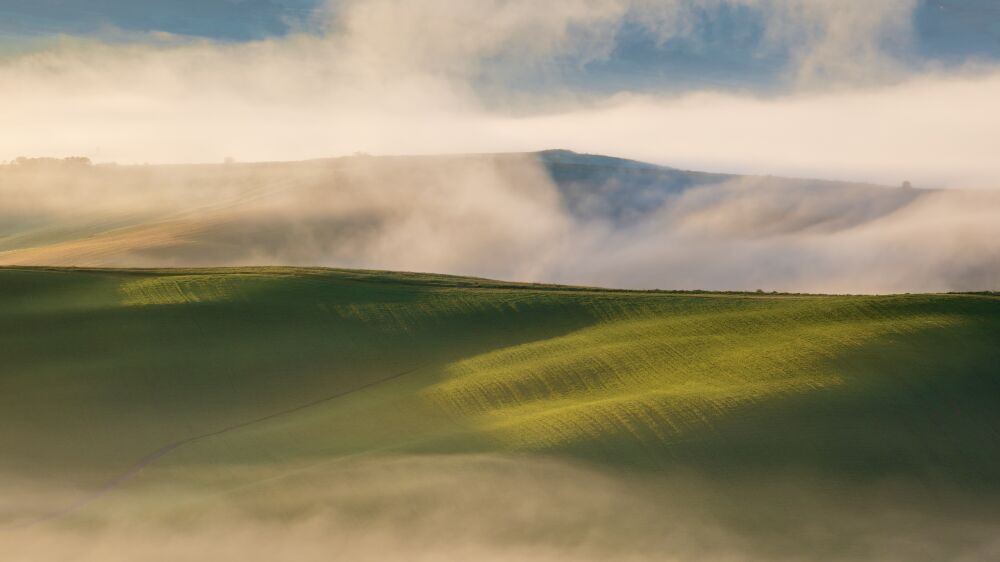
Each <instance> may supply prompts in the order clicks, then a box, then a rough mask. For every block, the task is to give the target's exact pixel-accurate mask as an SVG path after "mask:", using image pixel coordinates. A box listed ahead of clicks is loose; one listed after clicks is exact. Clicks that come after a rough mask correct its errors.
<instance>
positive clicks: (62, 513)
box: [23, 365, 427, 527]
mask: <svg viewBox="0 0 1000 562" xmlns="http://www.w3.org/2000/svg"><path fill="white" fill-rule="evenodd" d="M426 366H427V365H421V366H419V367H414V368H412V369H407V370H405V371H401V372H399V373H396V374H394V375H391V376H389V377H386V378H384V379H379V380H377V381H373V382H370V383H367V384H363V385H361V386H358V387H355V388H352V389H351V390H345V391H343V392H338V393H337V394H331V395H329V396H324V397H323V398H318V399H316V400H312V401H310V402H306V403H305V404H300V405H298V406H295V407H293V408H288V409H287V410H281V411H278V412H274V413H271V414H268V415H266V416H261V417H259V418H254V419H252V420H248V421H243V422H240V423H237V424H233V425H230V426H226V427H223V428H222V429H217V430H215V431H210V432H208V433H202V434H201V435H195V436H193V437H186V438H184V439H181V440H179V441H174V442H173V443H169V444H167V445H164V446H163V447H160V448H159V449H157V450H155V451H153V452H152V453H149V454H148V455H146V456H144V457H142V458H141V459H139V460H137V461H135V462H134V463H132V465H131V466H129V467H128V468H127V469H126V470H125V471H124V472H122V473H121V474H119V475H118V476H115V477H114V478H112V479H111V480H108V481H107V482H105V483H104V484H102V485H101V486H100V487H99V488H97V489H96V490H94V491H93V492H91V493H89V494H87V495H86V496H84V497H83V498H81V499H80V500H78V501H77V502H76V503H73V504H71V505H69V506H67V507H65V508H63V509H60V510H58V511H55V512H52V513H49V514H48V515H43V516H42V517H39V518H37V519H35V520H34V521H30V522H28V523H25V524H23V526H24V527H30V526H34V525H38V524H41V523H47V522H49V521H53V520H55V519H61V518H63V517H66V516H68V515H72V514H73V513H76V512H78V511H80V510H81V509H83V508H85V507H87V506H88V505H90V504H92V503H93V502H95V501H97V500H99V499H101V498H102V497H104V496H106V495H108V494H110V493H111V492H113V491H114V490H115V489H117V488H119V487H121V485H122V484H124V483H126V482H128V481H129V480H131V479H133V478H135V477H136V476H138V475H139V473H141V472H142V471H143V470H144V469H145V468H146V467H148V466H149V465H151V464H153V463H154V462H156V461H158V460H160V459H161V458H163V457H165V456H167V455H168V454H170V453H171V452H172V451H174V450H176V449H179V448H181V447H183V446H185V445H190V444H191V443H194V442H196V441H202V440H204V439H209V438H211V437H216V436H219V435H222V434H223V433H229V432H231V431H236V430H237V429H243V428H244V427H248V426H251V425H254V424H258V423H261V422H265V421H268V420H271V419H274V418H278V417H281V416H287V415H289V414H294V413H296V412H300V411H302V410H305V409H308V408H312V407H314V406H318V405H320V404H323V403H326V402H330V401H333V400H336V399H338V398H343V397H344V396H348V395H351V394H354V393H356V392H361V391H362V390H367V389H369V388H372V387H375V386H378V385H380V384H384V383H387V382H390V381H393V380H396V379H398V378H401V377H404V376H406V375H409V374H412V373H415V372H417V371H419V370H421V369H423V368H424V367H426Z"/></svg>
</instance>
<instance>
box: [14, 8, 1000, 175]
mask: <svg viewBox="0 0 1000 562" xmlns="http://www.w3.org/2000/svg"><path fill="white" fill-rule="evenodd" d="M914 5H915V2H914V1H913V0H892V1H887V2H879V3H876V4H872V3H870V2H861V1H856V2H855V1H849V2H837V3H826V2H824V3H820V2H812V1H808V0H690V1H680V0H676V1H665V2H658V1H657V2H654V1H649V0H631V1H629V0H567V1H564V2H558V3H554V4H552V5H551V6H549V7H547V8H546V9H545V10H538V9H537V6H536V4H535V3H533V2H528V1H526V0H475V1H463V2H459V1H455V0H433V2H431V3H430V4H428V3H426V2H420V3H417V2H409V1H406V0H365V1H341V2H335V3H333V4H332V5H331V6H330V9H329V10H327V11H324V12H321V13H322V14H326V15H325V16H324V17H326V18H327V19H325V20H322V21H320V22H319V24H318V26H319V27H320V28H321V29H322V30H323V31H322V33H318V34H306V33H302V34H293V35H289V36H286V37H283V38H276V39H272V40H267V41H258V42H250V43H237V44H220V43H213V42H208V41H201V40H190V39H186V38H179V37H171V36H153V37H149V38H148V39H147V40H146V41H142V42H132V43H128V42H125V43H123V42H102V41H99V40H82V39H72V38H66V39H64V40H63V41H62V42H60V43H57V44H55V45H53V46H49V47H45V48H41V49H38V50H35V51H32V52H28V53H22V54H17V55H10V56H7V57H5V58H3V59H2V60H0V86H2V87H0V124H2V126H3V128H4V130H5V131H14V132H15V133H14V134H6V135H4V136H3V137H2V138H0V158H6V159H11V158H14V157H16V156H22V155H26V156H41V155H48V156H70V155H82V156H89V157H91V158H93V159H95V160H98V161H119V162H122V163H143V162H218V161H221V160H222V159H223V158H224V157H228V156H232V157H235V158H237V159H240V160H246V161H251V160H252V161H265V160H290V159H302V158H313V157H324V156H331V155H339V154H351V153H354V152H356V151H364V152H370V153H380V154H390V153H391V154H429V153H456V152H495V151H521V150H536V149H545V148H553V147H564V148H570V149H575V150H578V151H585V152H594V153H605V154H613V155H619V156H626V157H636V158H641V159H645V160H650V161H654V162H659V163H669V164H672V165H679V166H682V167H687V168H710V169H719V170H726V171H739V172H751V173H780V174H785V175H806V176H811V177H835V178H852V179H864V180H871V181H883V182H891V183H893V184H896V183H898V182H900V181H902V180H903V179H909V180H912V181H914V182H916V183H918V185H936V186H963V187H968V186H974V187H991V186H994V185H996V184H997V182H998V180H1000V169H998V166H997V164H996V159H995V158H992V153H993V151H994V150H993V148H994V147H995V146H998V145H1000V138H998V134H1000V133H998V131H1000V127H998V125H1000V114H998V112H997V111H995V108H994V104H993V102H992V100H994V99H996V98H997V97H998V95H1000V73H998V72H997V71H996V70H995V69H993V68H971V67H970V68H965V69H951V70H947V71H945V70H942V69H938V70H935V69H933V68H913V67H912V65H908V64H906V63H905V62H904V61H903V59H902V58H901V57H899V56H896V54H897V52H899V51H901V50H904V49H905V45H906V43H907V37H908V36H909V34H910V32H911V30H910V23H909V22H910V17H911V16H912V11H913V9H914ZM723 8H725V9H728V10H742V11H743V12H746V13H749V14H755V15H756V17H757V20H755V21H759V22H760V25H761V26H762V27H763V29H764V35H763V36H764V39H763V40H762V41H761V42H760V44H759V45H758V46H757V48H758V49H759V50H760V51H761V53H763V54H767V53H771V54H774V53H778V54H779V55H780V56H779V58H782V57H783V58H784V59H786V62H785V64H786V71H785V74H786V77H787V80H786V81H785V82H783V83H781V84H776V85H774V88H772V89H771V90H772V91H770V92H769V93H756V94H754V93H745V92H744V93H741V92H733V91H729V92H718V91H670V92H669V93H667V92H664V93H663V94H656V93H649V92H646V93H643V94H641V95H640V94H636V93H631V92H629V91H628V90H627V88H623V89H621V90H620V91H619V93H618V94H615V95H611V96H602V95H597V94H593V93H588V92H586V91H580V90H572V89H566V88H562V87H554V88H545V87H543V86H538V84H545V83H546V82H545V80H544V78H545V77H546V76H548V75H553V74H558V73H559V72H561V71H562V70H564V69H566V68H586V65H587V64H589V63H593V62H595V61H601V60H604V59H606V58H607V57H610V56H613V54H614V49H615V46H616V43H617V41H618V40H620V38H621V36H620V33H624V32H627V30H628V29H631V28H629V27H626V26H627V25H633V26H639V27H640V28H642V29H646V30H647V31H648V32H651V33H654V34H655V35H656V36H657V37H659V38H660V40H661V41H663V42H670V41H697V40H698V37H699V34H700V33H701V32H702V31H703V30H702V27H703V26H704V22H705V21H706V20H707V19H710V18H711V17H712V15H713V14H714V13H716V12H717V11H718V10H720V9H723ZM317 17H319V16H317ZM539 88H541V90H539ZM612 89H615V88H612Z"/></svg>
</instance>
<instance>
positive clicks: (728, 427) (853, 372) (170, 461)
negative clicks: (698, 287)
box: [0, 268, 1000, 560]
mask: <svg viewBox="0 0 1000 562" xmlns="http://www.w3.org/2000/svg"><path fill="white" fill-rule="evenodd" d="M998 341H1000V299H998V298H997V297H995V296H991V295H987V294H980V295H971V294H970V295H959V294H954V295H912V296H911V295H905V296H884V297H861V296H809V295H771V294H739V293H661V292H630V291H608V290H601V289H589V288H573V287H562V286H547V285H531V284H511V283H503V282H497V281H489V280H484V279H474V278H459V277H450V276H440V275H426V274H403V273H384V272H374V271H348V270H328V269H281V268H264V269H246V268H244V269H212V270H86V269H84V270H78V269H43V268H14V269H10V268H8V269H0V358H2V361H3V364H4V369H3V370H2V378H0V388H2V392H0V428H2V429H0V450H2V451H3V455H0V486H2V487H3V488H4V489H6V490H7V491H6V492H5V493H4V494H3V497H4V498H5V499H4V500H3V501H2V502H0V523H2V525H0V531H2V532H7V533H10V532H13V533H14V534H13V535H10V534H8V535H4V536H7V537H8V538H7V539H5V540H8V541H9V544H11V545H18V546H19V547H23V548H27V550H24V552H26V553H27V552H36V550H35V549H36V547H38V546H39V545H45V546H46V548H50V549H54V550H52V552H54V553H55V554H52V553H50V554H49V556H50V557H58V556H62V555H63V554H59V553H60V552H63V551H60V550H59V549H62V548H65V549H69V550H68V551H71V552H74V553H77V554H79V553H81V552H86V553H87V554H86V556H87V557H85V559H88V560H108V559H112V558H108V556H112V557H113V556H123V555H122V554H121V553H122V552H130V550H129V548H131V547H129V546H128V545H129V544H130V541H133V542H134V541H136V540H140V541H141V542H140V543H137V544H141V545H143V546H142V548H143V549H146V548H148V546H149V545H150V544H158V542H157V541H160V540H167V538H169V537H172V536H175V535H174V534H173V533H182V534H183V536H185V537H187V538H186V539H185V541H182V542H177V541H175V540H174V539H169V540H170V541H172V542H170V543H169V544H171V545H173V546H172V547H168V546H166V545H165V546H164V547H163V548H165V549H166V550H164V552H175V551H173V550H170V548H192V549H197V552H201V553H204V552H214V553H216V554H215V555H217V556H231V555H233V554H232V553H231V552H230V551H229V550H226V549H230V548H236V549H237V550H236V551H234V552H241V553H242V554H239V556H240V557H244V556H247V555H250V553H251V551H252V552H254V553H255V555H257V556H259V557H260V559H266V558H268V557H269V556H283V555H286V554H287V553H274V552H273V551H272V550H268V548H270V547H269V546H268V544H287V543H286V542H283V541H279V542H277V543H267V541H266V539H264V538H263V537H266V536H267V534H268V533H273V532H280V533H282V534H285V533H289V532H295V533H300V534H301V533H305V535H303V536H304V537H305V538H303V544H308V545H312V546H311V547H310V548H312V547H315V548H317V549H319V550H316V551H315V554H316V556H319V555H320V553H324V552H328V550H327V549H328V548H329V546H330V541H335V537H336V536H340V535H338V534H337V533H346V535H344V536H345V537H347V538H345V539H344V540H347V541H349V542H348V543H347V544H353V543H352V542H351V541H353V540H355V539H356V538H357V537H358V536H362V535H363V534H364V533H375V536H377V537H381V538H378V542H377V545H378V546H377V548H376V549H375V552H377V553H379V554H380V555H384V556H387V557H389V558H397V559H405V558H407V557H408V554H406V552H409V549H412V548H416V549H418V550H420V551H421V552H424V551H427V552H438V551H439V550H435V549H441V548H444V549H445V550H444V551H445V552H449V553H452V554H453V553H454V552H455V549H456V548H459V547H458V546H456V544H455V542H454V541H455V540H459V541H472V543H470V544H469V545H467V546H468V548H474V549H486V550H484V551H483V552H480V553H479V554H475V555H474V556H482V557H486V558H487V559H489V556H495V555H497V552H506V556H521V555H523V556H528V557H529V558H533V559H549V558H546V556H548V555H544V556H543V555H542V554H539V553H538V552H537V551H535V550H531V551H530V555H529V554H526V553H521V554H517V552H519V551H516V549H518V548H528V547H531V548H549V547H552V548H557V547H553V546H552V545H554V544H556V545H557V544H562V543H561V542H559V541H564V540H573V541H583V540H587V541H590V542H588V544H589V545H590V546H588V547H587V549H586V550H585V551H580V552H577V554H576V555H575V558H577V559H595V560H596V559H600V558H603V557H605V556H608V555H610V554H609V553H610V552H617V553H626V552H628V553H632V554H634V555H635V557H637V558H636V559H641V560H644V559H657V558H659V556H660V555H658V554H656V555H654V554H653V553H656V552H659V553H662V552H664V550H663V549H667V551H669V552H675V553H679V554H678V556H680V557H681V558H685V557H687V558H701V557H703V556H709V555H711V556H716V555H718V556H722V555H723V554H724V553H725V552H726V550H725V549H727V548H733V549H735V550H734V552H739V553H741V556H744V557H746V556H751V555H752V556H761V559H770V560H775V559H784V557H788V559H795V558H796V557H797V556H799V555H800V554H801V552H802V549H803V548H806V549H810V550H811V551H815V552H819V551H818V550H815V549H827V550H829V552H826V554H823V555H822V556H819V557H822V558H828V559H845V560H846V559H859V558H870V559H887V558H886V557H884V556H880V555H878V554H877V553H878V552H880V551H879V550H878V548H882V545H883V543H884V542H885V541H888V540H904V541H906V544H910V545H912V549H904V550H902V551H900V552H904V553H905V552H910V553H911V554H912V555H913V556H910V557H909V559H920V558H923V559H927V560H931V559H935V556H951V555H953V554H955V553H956V552H959V551H963V550H965V551H974V552H980V551H979V550H976V549H980V548H986V547H985V546H983V543H982V541H983V540H985V536H984V535H980V534H979V531H978V530H982V529H988V528H989V525H992V523H991V521H993V519H992V515H991V513H992V512H991V511H990V510H989V509H988V508H985V507H975V506H976V505H978V502H980V500H981V501H984V502H986V501H987V500H986V498H988V497H993V496H992V494H993V493H994V491H995V489H996V484H997V482H1000V446H998V445H997V443H998V442H997V439H996V436H997V433H998V431H1000V414H998V412H1000V408H998V405H1000V404H998V396H1000V388H998V385H1000V379H998V378H997V367H996V366H997V365H998V364H1000V363H998V360H1000V346H998V345H997V343H998ZM685 474H689V475H691V476H685ZM691 478H695V479H694V480H692V479H691ZM886 482H889V483H895V484H892V485H886V484H885V483H886ZM459 483H461V484H459ZM872 486H878V487H877V488H872ZM900 486H902V488H900ZM515 489H516V490H522V491H523V492H524V493H525V494H527V495H524V496H521V495H515V496H512V495H511V493H512V492H511V490H515ZM873 489H874V490H878V493H876V494H872V492H871V491H870V490H873ZM893 490H897V491H896V492H893ZM973 492H975V493H976V494H977V495H978V496H979V498H976V499H968V498H970V497H971V496H969V494H972V493H973ZM983 494H985V495H983ZM847 498H853V499H847ZM963 498H967V499H963ZM567 502H568V503H567ZM845 502H849V503H845ZM970 502H971V503H970ZM487 506H489V507H487ZM532 506H535V507H532ZM560 506H561V507H560ZM409 509H413V510H417V511H418V512H419V513H421V514H423V515H425V516H426V518H425V519H422V520H420V522H419V523H418V522H415V521H413V519H412V516H411V515H410V512H409V511H407V510H409ZM220 510H221V511H220ZM233 510H235V511H233ZM317 510H319V511H317ZM330 510H332V511H330ZM470 510H472V511H471V512H474V513H475V514H476V515H475V517H474V518H472V519H468V517H469V515H468V513H470ZM525 510H527V511H525ZM901 510H902V511H901ZM619 511H622V512H624V513H630V514H632V515H630V516H627V517H625V516H620V515H619V516H615V515H614V514H615V513H617V512H619ZM899 513H907V514H909V515H907V517H909V518H910V519H907V521H909V523H906V524H905V525H904V524H902V523H900V522H898V521H897V519H898V515H891V516H890V515H889V514H899ZM942 513H950V514H951V515H948V516H947V517H951V519H949V521H969V522H970V523H968V525H972V523H971V522H973V521H974V522H975V526H969V527H962V526H956V525H957V523H956V524H955V525H951V526H940V524H939V522H938V519H937V517H945V516H944V515H941V514H942ZM320 514H322V515H320ZM571 514H575V515H572V518H571V519H566V518H567V517H570V516H571ZM317 517H319V518H320V519H316V518H317ZM886 517H889V518H888V519H887V518H886ZM275 518H277V519H275ZM816 518H819V519H816ZM984 518H985V519H984ZM465 520H468V521H476V522H478V523H477V526H474V527H468V526H463V523H462V521H465ZM194 521H201V523H198V524H197V525H195V523H194ZM281 521H284V523H280V525H281V526H278V527H276V526H275V525H279V522H281ZM810 521H812V523H809V522H810ZM138 522H142V524H143V525H144V526H143V527H141V528H137V527H134V524H137V523H138ZM185 522H186V523H185ZM852 522H853V523H852ZM21 525H30V526H29V527H27V528H25V529H26V530H19V529H22V527H21ZM39 525H41V527H39ZM177 525H181V527H177ZM185 525H187V527H185ZM191 525H195V526H193V527H192V526H191ZM227 525H235V527H232V528H230V527H228V526H227ZM303 525H305V526H304V527H303ZM317 525H319V526H317ZM484 525H485V526H484ZM810 525H823V526H824V528H826V529H827V530H826V531H825V532H824V533H823V534H820V535H816V534H815V531H814V530H812V528H811V527H810ZM857 525H864V526H865V527H866V528H868V529H869V531H868V532H869V533H874V534H873V535H869V534H858V533H857V531H856V529H855V527H856V526H857ZM12 526H13V527H12ZM53 526H55V527H53ZM95 526H96V527H95ZM356 526H358V527H356ZM619 527H620V529H619ZM91 528H101V529H105V531H104V533H105V534H104V535H100V536H103V537H105V538H104V539H103V541H104V542H103V543H102V542H94V539H93V537H94V535H92V534H90V533H89V532H88V531H87V529H91ZM682 528H690V529H689V531H685V533H687V534H685V535H684V537H686V538H684V539H678V538H673V539H671V538H670V537H673V536H674V535H672V534H670V533H674V532H680V531H677V529H682ZM4 529H6V530H4ZM183 529H188V530H183ZM247 529H257V531H256V532H257V533H259V534H260V537H257V538H256V539H254V541H256V542H254V541H252V542H250V543H247V542H246V541H245V540H243V539H233V537H232V536H231V535H230V533H231V532H234V531H236V530H238V531H239V532H240V533H242V532H245V531H246V530H247ZM310 529H312V530H310ZM323 529H326V530H325V531H323ZM351 529H354V530H351ZM362 529H366V530H364V531H363V530H362ZM379 529H382V530H379ZM445 529H449V530H448V531H447V532H446V531H445ZM615 529H618V530H615ZM77 530H79V532H82V533H84V534H79V535H78V534H76V533H78V531H77ZM313 531H315V532H322V533H323V534H321V535H315V536H314V535H313V534H312V533H313ZM401 532H402V533H403V534H402V535H400V534H399V533H401ZM719 532H723V533H724V537H725V538H724V539H723V538H720V536H719V535H717V534H713V533H719ZM25 533H27V534H25ZM33 533H45V534H42V535H38V537H42V538H36V539H32V538H31V537H32V536H36V535H34V534H33ZM52 533H55V534H52ZM137 533H138V535H137ZM163 533H167V534H163ZM330 533H333V534H332V535H331V534H330ZM359 533H361V534H362V535H359ZM383 533H384V534H385V535H384V536H383ZM411 533H416V535H412V534H411ZM456 533H457V534H456ZM496 533H500V534H499V535H498V534H496ZM592 533H611V534H599V535H597V536H592ZM664 533H667V534H664ZM137 536H138V537H140V538H136V537H137ZM209 537H215V538H211V539H210V538H209ZM219 537H229V538H227V539H225V540H224V541H223V542H219V541H220V540H222V539H220V538H219ZM386 537H395V538H393V539H388V538H386ZM417 537H419V538H417ZM585 537H590V538H586V539H585ZM598 537H603V538H598ZM654 537H655V539H654ZM892 537H895V538H892ZM446 538H447V540H446ZM439 539H440V540H441V541H444V542H441V543H440V544H439V543H438V542H434V541H438V540H439ZM869 539H870V540H869ZM229 540H234V541H235V542H233V543H232V544H230V543H229V542H226V541H229ZM261 540H262V541H264V542H262V543H260V544H258V542H259V541H261ZM373 540H375V539H373ZM397 540H398V541H402V542H401V544H402V545H405V548H404V546H399V548H400V549H402V550H399V551H398V552H397V551H395V550H393V551H391V552H389V551H386V549H387V548H388V546H386V545H388V544H395V543H394V542H393V541H397ZM428 540H430V541H432V542H431V543H427V542H426V541H428ZM32 541H34V542H32ZM39 541H41V542H39ZM414 541H416V542H414ZM497 541H499V542H497ZM552 541H556V542H552ZM593 541H597V542H593ZM650 541H652V542H650ZM663 541H666V542H663ZM748 541H749V542H748ZM335 542H336V541H335ZM101 544H105V545H107V548H108V549H113V550H108V551H107V553H106V554H102V552H104V551H102V550H100V548H99V547H100V545H101ZM462 544H464V543H462ZM227 545H228V546H227ZM250 545H256V546H250ZM433 545H438V546H433ZM445 545H446V546H445ZM302 548H306V547H305V546H303V547H302ZM359 548H362V551H363V552H365V553H367V554H366V555H372V552H371V551H370V550H365V549H364V548H365V547H360V546H359ZM373 548H374V547H373ZM393 548H396V547H393ZM95 549H96V550H95ZM219 549H222V550H221V551H220V550H219ZM239 549H242V550H239ZM510 549H515V550H514V551H512V550H510ZM684 549H695V550H693V551H691V552H688V551H687V550H684ZM872 549H875V550H872ZM969 549H972V550H969ZM143 551H145V550H143ZM647 551H648V552H647ZM15 552H18V551H17V550H15ZM227 552H229V554H226V553H227ZM303 552H312V551H308V550H306V551H303ZM476 552H479V551H478V550H477V551H476ZM559 552H562V551H561V550H560V551H559ZM265 553H270V554H265ZM601 553H604V554H601ZM685 553H686V554H685ZM80 555H81V556H83V555H82V554H80ZM187 555H188V556H190V555H191V554H187ZM199 556H200V554H199ZM470 556H473V554H470ZM560 556H561V554H560ZM88 557H89V558H88ZM254 559H256V558H254Z"/></svg>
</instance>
